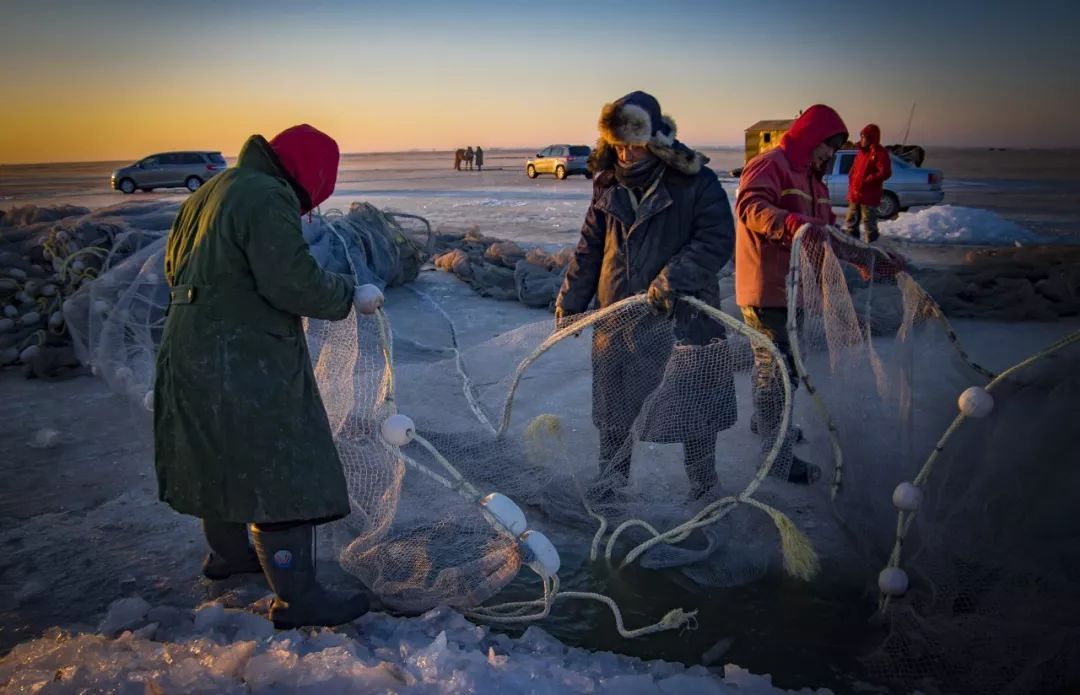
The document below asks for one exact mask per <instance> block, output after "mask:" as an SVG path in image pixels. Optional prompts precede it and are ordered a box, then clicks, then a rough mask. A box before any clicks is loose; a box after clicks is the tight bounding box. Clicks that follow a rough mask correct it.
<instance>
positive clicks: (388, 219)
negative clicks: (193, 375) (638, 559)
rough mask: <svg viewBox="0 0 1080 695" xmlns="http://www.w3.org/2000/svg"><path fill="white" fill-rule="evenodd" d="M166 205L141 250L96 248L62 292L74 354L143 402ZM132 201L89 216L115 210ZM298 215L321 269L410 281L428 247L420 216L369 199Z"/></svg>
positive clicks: (161, 279)
mask: <svg viewBox="0 0 1080 695" xmlns="http://www.w3.org/2000/svg"><path fill="white" fill-rule="evenodd" d="M156 205H166V204H156ZM168 205H171V207H170V208H168V209H167V210H165V209H163V210H162V211H161V212H162V214H163V215H164V214H166V213H167V214H168V215H169V217H168V219H167V220H162V221H164V222H165V224H164V226H163V227H160V228H159V229H158V230H157V231H156V233H154V234H151V233H148V232H147V233H140V235H139V236H138V237H137V238H138V239H140V240H145V241H144V242H143V243H142V244H141V247H140V248H138V250H136V251H134V252H132V251H131V249H130V248H129V247H128V246H127V245H125V246H119V245H118V246H116V247H115V248H113V249H112V250H110V251H108V252H105V253H101V254H98V255H99V256H100V259H99V260H98V262H97V263H96V265H95V270H94V271H93V274H92V275H91V279H92V278H93V277H97V279H96V280H94V281H93V282H82V283H80V284H79V285H76V286H75V287H74V288H73V289H74V292H73V294H71V296H70V297H67V298H64V297H65V294H64V292H61V293H60V295H59V296H60V298H61V305H62V307H63V324H64V325H63V333H64V334H66V335H69V336H70V340H71V341H73V342H74V346H75V352H76V354H77V355H78V357H79V358H80V359H81V360H82V362H83V363H85V364H88V365H91V366H92V368H93V369H94V371H95V373H97V374H99V375H101V376H102V377H103V378H104V379H105V380H106V381H107V382H108V383H109V385H110V386H111V387H113V388H114V389H115V390H117V391H118V392H121V393H126V394H128V395H129V396H131V397H132V398H133V399H135V400H136V401H137V402H138V403H140V404H145V405H146V406H147V407H149V405H150V403H151V400H152V399H151V397H150V396H149V395H148V394H149V393H150V392H151V391H152V389H153V374H154V356H155V355H156V353H157V346H158V344H159V343H160V342H161V330H162V328H163V327H164V323H165V309H166V307H167V305H168V298H169V293H168V287H167V285H166V282H165V245H166V242H167V238H166V235H167V232H168V229H169V227H170V226H171V224H172V218H173V217H175V213H176V209H177V207H178V206H177V205H176V204H168ZM131 207H132V206H130V205H126V206H117V207H115V208H111V209H109V210H108V211H102V212H100V213H95V214H94V215H95V216H99V215H104V214H105V213H106V212H108V213H109V214H110V215H111V216H115V215H117V214H123V213H127V212H128V211H129V209H130V208H131ZM302 220H303V234H304V238H305V240H306V241H307V242H308V244H309V248H310V249H311V253H312V256H313V257H314V258H315V259H316V261H317V262H318V263H319V264H320V265H321V266H322V267H324V268H326V269H327V270H331V271H333V272H339V273H346V274H352V275H355V276H356V277H357V278H359V280H360V281H361V282H364V283H369V284H373V285H376V286H378V287H381V288H382V287H394V286H397V285H401V284H403V283H406V282H410V281H412V280H413V279H415V278H416V275H417V274H418V273H419V272H420V267H421V266H422V265H423V263H424V261H425V260H426V258H427V254H428V251H427V249H429V248H430V246H431V228H430V225H429V224H428V223H427V221H426V220H424V219H423V218H421V217H416V216H414V215H409V214H405V213H396V212H384V211H381V210H379V209H378V208H375V207H374V206H371V205H368V204H366V203H354V204H353V205H352V207H351V208H350V209H349V212H348V213H342V212H341V211H339V210H331V211H328V212H327V214H326V215H322V216H320V215H309V216H305V217H303V218H302ZM132 233H134V232H132ZM98 276H99V277H98Z"/></svg>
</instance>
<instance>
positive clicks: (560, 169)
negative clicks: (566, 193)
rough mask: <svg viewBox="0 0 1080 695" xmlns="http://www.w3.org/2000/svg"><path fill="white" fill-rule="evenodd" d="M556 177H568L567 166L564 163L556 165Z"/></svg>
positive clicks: (561, 178) (560, 178) (562, 178)
mask: <svg viewBox="0 0 1080 695" xmlns="http://www.w3.org/2000/svg"><path fill="white" fill-rule="evenodd" d="M555 178H557V179H559V180H560V181H562V180H564V179H565V178H566V167H564V166H563V165H562V164H560V165H559V166H557V167H555Z"/></svg>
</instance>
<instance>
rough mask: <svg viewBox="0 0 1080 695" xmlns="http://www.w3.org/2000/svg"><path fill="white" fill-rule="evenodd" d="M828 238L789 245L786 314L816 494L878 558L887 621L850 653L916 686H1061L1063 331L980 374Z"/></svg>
mask: <svg viewBox="0 0 1080 695" xmlns="http://www.w3.org/2000/svg"><path fill="white" fill-rule="evenodd" d="M833 237H834V238H833V243H832V244H831V245H830V246H825V247H823V246H821V245H815V244H810V243H808V244H796V249H797V251H796V253H795V255H794V258H793V263H792V273H791V274H790V276H789V281H790V285H789V311H790V309H793V308H796V307H798V308H799V309H800V311H799V313H798V315H797V316H796V315H795V314H794V312H792V318H793V319H794V320H792V322H791V323H790V327H791V331H792V334H793V335H796V334H797V336H798V339H797V340H796V341H794V343H795V346H796V348H797V354H798V356H799V357H800V358H801V359H799V360H797V362H798V363H799V370H800V373H801V374H802V376H803V377H804V381H806V382H808V384H809V385H810V386H809V387H808V391H811V393H812V395H813V398H814V400H815V404H816V405H817V406H818V409H819V412H820V413H821V414H822V415H823V416H824V417H825V420H826V421H827V422H828V423H829V424H830V428H829V430H828V431H829V437H828V438H825V439H819V440H817V446H816V447H815V449H816V450H815V454H816V456H817V457H819V458H824V457H827V456H831V457H832V458H833V459H834V460H835V461H836V462H837V464H838V465H837V466H836V468H835V470H834V475H833V484H832V486H831V491H830V495H831V498H832V500H833V504H834V505H835V509H836V512H837V514H838V516H839V517H840V518H841V519H842V520H843V523H844V524H845V526H846V527H848V528H849V529H850V530H851V531H852V533H851V538H852V539H853V542H854V543H855V545H856V546H857V547H858V548H859V549H860V550H861V551H863V556H864V557H865V558H866V559H867V560H868V561H869V563H868V573H869V574H871V576H873V573H875V572H877V571H878V570H881V572H880V574H879V575H877V577H876V579H877V582H876V583H877V585H878V588H879V591H880V592H881V599H880V608H881V611H882V613H881V616H882V618H883V619H884V620H885V624H886V627H887V630H888V636H887V638H886V639H885V641H884V642H883V643H882V644H881V645H879V646H878V647H877V648H876V649H874V650H873V652H872V653H871V654H870V655H869V657H868V659H867V663H868V665H869V666H870V668H871V669H872V671H873V673H874V674H875V675H876V676H877V677H878V678H880V679H882V680H887V681H891V682H894V683H897V684H901V685H904V686H907V687H913V686H915V685H916V684H918V685H919V686H920V687H924V688H926V689H928V690H931V691H943V692H956V691H963V692H995V693H997V692H1016V693H1022V692H1032V691H1035V690H1038V691H1045V692H1053V691H1057V690H1059V689H1063V688H1065V687H1066V686H1067V685H1069V684H1072V685H1075V684H1076V683H1077V680H1078V679H1080V669H1078V667H1077V664H1080V651H1078V648H1077V646H1076V645H1077V644H1078V642H1077V637H1078V636H1080V635H1078V632H1080V600H1078V599H1077V596H1080V593H1078V590H1080V586H1078V583H1080V544H1078V542H1077V541H1080V523H1078V522H1077V521H1076V520H1075V519H1076V515H1075V514H1074V513H1073V511H1072V510H1073V509H1074V505H1075V500H1077V499H1078V498H1080V476H1078V475H1077V469H1076V465H1075V464H1076V462H1078V461H1080V446H1078V445H1077V440H1076V437H1075V435H1074V434H1073V427H1072V425H1073V421H1074V420H1075V415H1074V412H1075V409H1076V403H1078V402H1080V334H1073V335H1071V336H1069V337H1067V338H1065V339H1063V340H1062V341H1060V342H1059V343H1056V344H1055V345H1053V346H1050V347H1048V348H1047V349H1045V350H1043V351H1040V352H1039V353H1037V354H1035V355H1033V356H1031V357H1030V358H1028V359H1026V360H1024V361H1023V362H1021V363H1020V364H1018V365H1016V366H1015V367H1013V368H1010V369H1009V370H1006V371H1005V372H1003V373H1001V374H1000V375H998V376H996V377H995V376H994V375H993V374H992V373H990V372H989V371H988V370H986V369H985V368H983V367H981V366H980V365H978V364H976V363H974V362H972V361H971V360H970V359H969V358H968V357H967V355H966V354H965V353H964V351H963V350H962V349H961V347H960V345H959V343H958V341H957V340H956V337H955V334H954V333H953V332H952V329H951V328H950V327H949V324H948V322H947V321H946V320H945V318H944V317H943V316H942V315H941V313H940V311H939V310H938V308H937V306H936V305H935V304H934V302H933V301H932V300H930V298H929V297H928V296H926V294H925V292H923V291H922V289H921V288H920V287H919V286H918V285H917V284H916V283H915V282H914V281H913V280H911V278H910V277H908V276H907V275H905V274H901V275H899V276H898V278H897V282H896V284H895V285H879V284H877V283H873V284H866V283H861V282H860V281H858V280H856V279H854V277H853V276H852V274H851V273H850V272H849V271H847V272H846V271H845V270H844V269H843V268H842V267H841V264H840V263H839V259H838V254H837V253H836V250H837V249H846V250H845V251H841V252H840V253H841V254H846V255H850V254H851V253H853V252H866V251H868V250H867V249H866V248H865V247H863V246H862V245H861V244H859V243H858V242H855V241H852V240H849V239H846V238H844V237H843V236H840V235H839V233H836V232H834V234H833ZM852 250H854V251H852ZM863 258H864V259H869V260H870V262H871V263H874V262H878V261H880V260H881V256H880V255H878V254H877V253H874V254H872V255H870V256H863ZM871 269H872V268H871ZM830 452H831V453H830Z"/></svg>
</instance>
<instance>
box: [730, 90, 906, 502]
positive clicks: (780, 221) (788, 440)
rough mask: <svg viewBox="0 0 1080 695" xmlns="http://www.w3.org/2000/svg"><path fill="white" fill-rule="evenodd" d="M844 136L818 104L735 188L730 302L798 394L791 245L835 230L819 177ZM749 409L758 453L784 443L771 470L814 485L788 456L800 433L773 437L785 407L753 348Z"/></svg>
mask: <svg viewBox="0 0 1080 695" xmlns="http://www.w3.org/2000/svg"><path fill="white" fill-rule="evenodd" d="M847 136H848V133H847V127H846V126H845V125H844V122H843V120H841V119H840V116H839V115H838V114H837V113H836V111H834V110H832V109H831V108H829V107H828V106H824V105H822V104H818V105H816V106H811V107H810V108H809V109H807V110H806V111H805V112H803V113H802V115H800V116H799V118H798V119H797V120H796V121H795V123H794V125H792V126H791V130H789V131H788V132H787V134H786V135H784V137H783V139H781V141H780V146H779V147H776V148H774V149H772V150H769V151H768V152H765V153H763V154H760V155H758V156H757V157H755V158H754V159H752V160H750V163H749V164H747V165H746V168H745V169H744V170H743V173H742V178H741V179H740V181H739V195H738V198H737V199H736V201H735V215H736V218H737V225H736V231H735V301H736V303H737V304H738V305H739V307H740V308H741V309H742V315H743V321H744V322H745V323H746V325H748V326H750V327H751V328H754V329H757V330H758V331H760V332H762V333H764V334H765V335H766V336H768V337H769V338H770V339H771V340H772V341H773V343H774V344H775V345H776V347H777V349H778V350H779V351H780V352H781V353H782V354H783V355H784V357H785V361H786V363H787V367H788V376H789V378H790V379H791V383H792V386H794V387H798V375H797V372H796V370H795V362H794V358H793V357H792V354H791V345H790V343H789V342H788V333H787V318H788V312H787V291H786V290H787V288H786V284H787V273H788V267H789V265H790V259H791V244H792V241H793V240H794V238H795V234H796V233H797V232H798V231H799V229H800V228H801V227H802V226H803V225H806V224H809V225H810V228H809V229H808V231H807V232H806V233H805V238H806V240H807V242H808V243H819V244H825V243H830V241H829V234H828V232H827V231H826V230H825V229H824V228H823V227H824V225H831V224H834V223H835V222H836V216H835V215H834V214H833V212H832V205H831V203H830V202H829V189H828V188H827V187H826V186H825V183H824V182H823V181H822V177H823V176H824V175H825V171H826V168H827V167H828V164H829V162H830V161H831V160H832V158H833V155H834V154H835V153H836V150H837V149H838V148H839V147H840V146H841V145H843V144H844V142H845V141H846V140H847ZM833 249H834V251H835V252H836V253H837V255H838V256H841V257H843V259H844V260H846V261H849V262H852V263H855V264H856V265H857V266H858V267H859V271H860V273H861V274H862V275H863V277H864V279H867V280H869V279H870V273H869V271H868V270H867V268H868V267H869V265H868V264H869V263H870V262H871V258H870V256H869V255H868V254H869V252H865V251H859V250H855V249H845V248H838V247H837V245H835V244H834V245H833ZM860 254H862V255H860ZM901 268H902V265H901V264H900V262H899V260H898V259H896V260H894V261H892V262H883V261H878V262H877V264H876V267H875V272H876V273H877V274H878V276H879V277H891V276H895V275H896V273H897V272H899V270H900V269H901ZM753 402H754V417H753V419H752V420H751V429H753V430H754V431H756V432H757V433H758V434H760V435H761V438H762V451H769V450H770V449H771V448H772V447H773V445H774V443H775V441H776V437H777V436H783V437H784V443H783V448H782V449H781V452H780V456H779V458H778V459H777V461H776V463H775V464H774V468H773V470H774V471H777V472H780V473H783V474H784V475H786V477H787V479H788V480H789V481H790V482H793V483H803V484H807V483H811V482H813V481H814V480H816V479H817V478H818V477H819V475H820V470H819V469H818V467H817V466H814V465H812V464H809V463H807V462H806V461H803V460H802V459H800V458H798V457H797V456H795V455H793V453H792V451H791V448H792V445H793V444H794V442H795V440H796V439H797V438H798V436H799V433H798V430H797V429H796V428H792V429H791V430H789V431H788V432H784V433H780V432H779V431H778V430H779V429H780V423H781V418H782V416H783V408H784V391H783V384H782V382H781V381H780V379H779V369H778V366H777V365H776V364H775V362H774V360H773V356H772V352H770V351H769V350H768V349H767V348H763V347H756V346H755V347H754V393H753Z"/></svg>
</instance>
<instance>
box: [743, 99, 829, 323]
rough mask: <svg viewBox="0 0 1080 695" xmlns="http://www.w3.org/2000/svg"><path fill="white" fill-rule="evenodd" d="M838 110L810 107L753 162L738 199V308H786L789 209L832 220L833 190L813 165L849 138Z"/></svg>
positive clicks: (790, 211) (801, 213)
mask: <svg viewBox="0 0 1080 695" xmlns="http://www.w3.org/2000/svg"><path fill="white" fill-rule="evenodd" d="M847 132H848V130H847V126H845V125H844V121H843V120H842V119H841V118H840V116H839V114H837V113H836V111H834V110H832V109H831V108H829V107H828V106H824V105H821V104H818V105H816V106H811V107H810V108H809V109H807V110H806V111H805V112H804V113H803V114H802V115H801V116H799V119H798V120H797V121H795V123H794V125H792V126H791V130H789V131H788V132H787V134H786V135H784V138H783V140H781V141H780V146H779V147H777V148H775V149H772V150H769V151H768V152H765V153H764V154H760V155H758V156H757V157H755V158H754V159H752V160H751V161H750V163H749V164H747V165H746V168H745V169H744V170H743V174H742V178H741V179H740V180H739V195H738V198H737V199H736V201H735V217H736V226H735V301H736V303H737V304H738V305H739V306H756V307H784V306H787V299H786V293H785V288H784V282H785V278H786V277H787V272H788V264H789V262H790V259H791V246H790V245H789V243H788V242H786V241H785V240H784V220H785V218H786V217H787V216H788V214H790V213H795V214H798V215H803V216H805V217H806V218H808V219H814V220H817V221H818V222H819V223H820V224H833V223H834V222H835V221H836V216H835V215H833V212H832V205H831V204H830V203H829V189H828V188H827V187H826V186H825V184H824V183H823V182H822V180H821V178H822V173H821V172H817V171H814V170H813V168H812V167H811V165H810V161H811V154H812V153H813V151H814V149H815V148H816V147H817V146H818V145H820V144H821V143H822V142H824V141H826V140H828V139H829V138H831V137H833V136H834V135H841V134H842V135H843V136H844V137H845V138H846V137H847Z"/></svg>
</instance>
